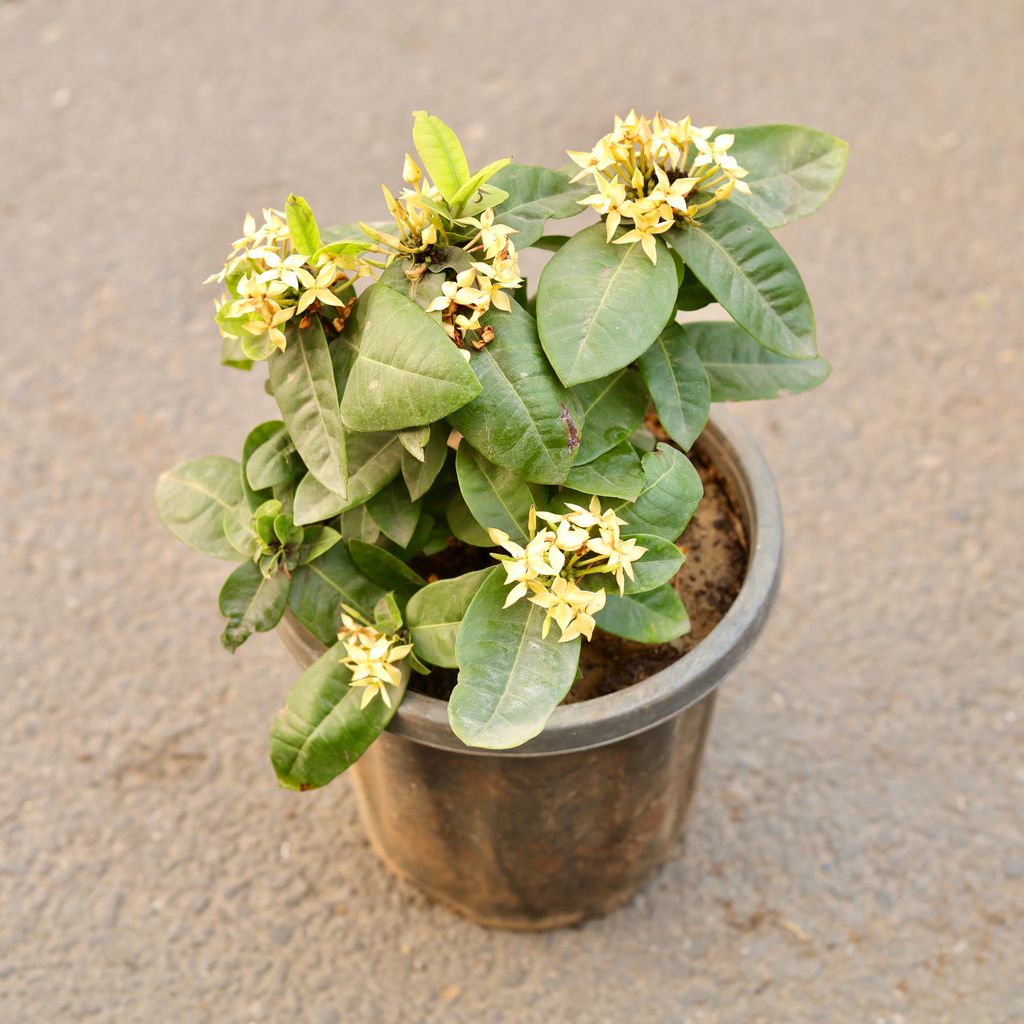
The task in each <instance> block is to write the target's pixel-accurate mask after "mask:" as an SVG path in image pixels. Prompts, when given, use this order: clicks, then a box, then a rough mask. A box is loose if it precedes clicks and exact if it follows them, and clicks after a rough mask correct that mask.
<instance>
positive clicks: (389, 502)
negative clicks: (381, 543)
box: [366, 479, 422, 548]
mask: <svg viewBox="0 0 1024 1024" xmlns="http://www.w3.org/2000/svg"><path fill="white" fill-rule="evenodd" d="M366 506H367V508H368V510H369V512H370V515H371V516H373V520H374V522H375V523H376V524H377V525H378V526H379V527H380V528H381V530H383V531H384V535H385V536H387V537H390V538H391V539H392V540H393V541H394V542H395V543H396V544H398V545H399V546H400V547H403V548H404V547H405V546H406V545H407V544H408V543H409V542H410V541H411V540H412V537H413V534H414V533H415V532H416V525H417V524H418V523H419V521H420V512H421V511H422V505H420V503H419V502H418V501H410V500H409V492H408V491H407V490H406V487H405V481H403V480H399V479H395V480H392V481H391V483H390V484H388V485H387V487H384V488H383V489H381V490H379V491H378V492H377V493H376V494H375V495H374V496H373V497H372V498H370V499H369V501H367V503H366Z"/></svg>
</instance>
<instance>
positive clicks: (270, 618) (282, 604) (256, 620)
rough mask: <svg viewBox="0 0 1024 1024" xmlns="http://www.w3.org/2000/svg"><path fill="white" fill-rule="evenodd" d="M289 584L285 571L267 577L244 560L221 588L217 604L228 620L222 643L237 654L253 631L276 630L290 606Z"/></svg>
mask: <svg viewBox="0 0 1024 1024" xmlns="http://www.w3.org/2000/svg"><path fill="white" fill-rule="evenodd" d="M290 587H291V582H290V581H289V579H288V577H287V576H285V575H284V573H281V572H275V573H274V574H273V575H271V576H269V577H267V576H264V575H263V573H261V572H260V570H259V569H258V568H257V567H256V566H255V565H254V564H253V563H252V562H243V563H242V564H241V565H240V566H239V567H238V568H237V569H235V570H234V572H232V573H231V575H230V576H229V577H228V578H227V580H225V582H224V586H223V587H221V591H220V598H219V600H218V603H219V605H220V611H221V614H222V615H223V616H224V617H225V618H226V619H227V620H228V624H227V625H226V626H225V627H224V632H223V634H222V635H221V638H220V639H221V643H223V644H224V646H225V647H226V648H227V649H228V650H229V651H231V652H232V653H234V652H235V651H236V650H237V649H238V648H239V647H240V646H241V645H242V644H243V643H245V641H246V640H247V639H248V638H249V636H250V635H251V634H252V633H253V632H257V633H266V632H267V631H268V630H271V629H273V628H274V627H275V626H276V625H277V624H278V622H280V620H281V616H282V615H283V614H284V610H285V608H286V607H287V605H288V593H289V589H290Z"/></svg>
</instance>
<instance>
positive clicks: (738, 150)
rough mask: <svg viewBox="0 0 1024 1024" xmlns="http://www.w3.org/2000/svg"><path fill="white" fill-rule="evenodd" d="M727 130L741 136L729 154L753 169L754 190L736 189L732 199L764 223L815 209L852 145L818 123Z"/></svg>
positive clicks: (774, 224) (833, 182)
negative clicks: (818, 128) (815, 126)
mask: <svg viewBox="0 0 1024 1024" xmlns="http://www.w3.org/2000/svg"><path fill="white" fill-rule="evenodd" d="M723 130H724V131H728V132H730V133H731V134H733V135H735V136H736V141H735V142H734V143H733V144H732V148H731V149H730V150H729V154H730V156H735V157H736V159H737V161H739V164H740V166H741V167H745V168H746V169H747V170H748V171H750V176H749V177H748V178H747V179H746V181H747V184H748V185H749V186H750V195H749V196H745V195H741V194H740V193H739V192H733V194H732V196H731V201H732V202H738V203H740V204H742V205H743V206H745V207H746V208H747V209H748V210H750V212H751V213H753V214H754V216H756V217H757V218H758V220H760V221H761V223H762V224H764V225H765V227H769V228H777V227H781V226H782V225H783V224H788V223H789V221H791V220H796V218H797V217H805V216H807V214H809V213H813V212H814V211H815V210H816V209H817V208H818V207H819V206H821V204H822V203H824V202H825V200H826V199H828V197H829V196H830V195H832V193H833V192H834V191H835V188H836V186H837V185H838V184H839V182H840V179H841V178H842V177H843V171H845V170H846V160H847V157H848V156H849V154H850V147H849V145H848V144H847V143H845V142H844V141H843V140H842V139H837V138H836V137H835V136H834V135H826V134H825V132H819V131H815V130H814V129H813V128H803V127H800V126H799V125H794V124H762V125H754V126H752V127H750V128H728V129H723ZM719 134H721V133H719Z"/></svg>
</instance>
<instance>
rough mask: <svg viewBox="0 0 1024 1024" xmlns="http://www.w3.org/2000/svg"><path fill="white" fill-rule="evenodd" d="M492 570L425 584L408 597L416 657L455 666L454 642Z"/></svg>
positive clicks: (407, 616) (410, 629) (408, 616)
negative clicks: (468, 611) (475, 597)
mask: <svg viewBox="0 0 1024 1024" xmlns="http://www.w3.org/2000/svg"><path fill="white" fill-rule="evenodd" d="M490 572H491V569H490V568H487V569H480V570H478V571H477V572H467V573H465V574H464V575H462V576H456V577H454V578H453V579H447V580H438V581H437V582H436V583H428V584H427V586H425V587H423V589H422V590H420V591H418V592H417V593H416V594H414V595H413V596H412V597H411V598H410V599H409V605H408V607H407V608H406V610H405V619H406V622H407V623H408V626H409V636H410V638H411V639H412V642H413V646H414V648H415V651H416V654H417V656H418V657H420V658H422V659H423V660H424V661H427V662H430V664H431V665H440V666H441V667H442V668H458V667H459V663H458V662H457V661H456V660H455V643H456V638H457V637H458V633H459V624H460V623H461V622H462V619H463V618H464V616H465V614H466V609H467V608H468V607H469V603H470V601H472V600H473V597H474V595H475V594H476V592H477V591H478V590H479V589H480V586H481V584H482V583H483V581H484V580H485V579H486V578H487V576H488V575H489V574H490Z"/></svg>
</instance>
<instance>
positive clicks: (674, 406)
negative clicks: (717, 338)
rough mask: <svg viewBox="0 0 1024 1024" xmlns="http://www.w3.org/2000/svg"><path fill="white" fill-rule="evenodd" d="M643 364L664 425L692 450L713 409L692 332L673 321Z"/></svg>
mask: <svg viewBox="0 0 1024 1024" xmlns="http://www.w3.org/2000/svg"><path fill="white" fill-rule="evenodd" d="M729 326H732V325H731V324H730V325H729ZM747 337H748V338H750V336H749V335H747ZM750 340H751V342H753V339H752V338H750ZM753 343H754V344H755V345H756V342H753ZM758 347H759V346H758ZM639 365H640V375H641V376H642V377H643V379H644V383H645V384H646V385H647V389H648V391H650V393H651V398H652V399H653V400H654V408H655V409H656V410H657V412H658V419H660V420H661V425H662V426H663V427H664V428H665V430H666V431H668V436H669V437H671V438H672V440H673V441H675V442H676V444H678V445H679V446H680V447H681V448H684V449H686V450H687V451H688V450H689V449H690V448H692V447H693V443H694V441H696V440H697V438H698V437H700V433H701V431H702V430H703V429H704V425H705V424H706V423H707V421H708V413H709V412H710V411H711V391H710V387H709V385H708V375H707V374H706V373H705V372H704V366H703V364H702V363H701V360H700V357H699V356H698V355H697V353H696V351H695V350H694V347H693V343H692V342H691V341H690V336H689V334H688V333H687V331H686V330H684V329H683V328H682V327H681V326H680V325H679V324H669V326H668V327H666V328H665V330H663V331H662V332H661V334H659V335H658V337H657V338H656V339H655V341H654V344H653V345H652V346H651V347H650V348H649V349H648V350H647V351H646V352H645V353H644V354H643V355H642V356H641V357H640V364H639Z"/></svg>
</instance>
